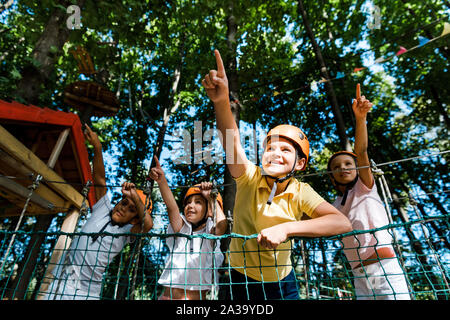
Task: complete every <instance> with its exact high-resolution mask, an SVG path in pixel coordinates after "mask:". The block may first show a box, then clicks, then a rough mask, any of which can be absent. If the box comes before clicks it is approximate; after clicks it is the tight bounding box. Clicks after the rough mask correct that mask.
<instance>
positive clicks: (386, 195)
mask: <svg viewBox="0 0 450 320" xmlns="http://www.w3.org/2000/svg"><path fill="white" fill-rule="evenodd" d="M370 169H371V170H372V174H373V175H374V177H375V178H376V180H378V184H379V185H380V189H381V193H382V195H383V202H384V207H385V209H386V213H387V217H388V220H389V224H393V219H392V212H391V208H390V206H389V203H392V195H391V192H390V190H389V186H388V184H387V181H386V178H385V177H384V172H383V170H381V169H379V168H377V165H376V163H375V161H373V159H370ZM392 238H393V240H394V248H395V250H396V255H397V257H398V259H399V261H400V265H401V268H402V270H403V273H404V274H405V277H406V278H407V273H406V265H405V260H404V259H403V255H402V251H401V249H400V245H399V244H398V241H397V235H396V234H395V230H392ZM406 284H407V285H408V291H409V295H410V296H411V299H413V297H412V295H411V292H413V288H411V285H410V283H409V281H406Z"/></svg>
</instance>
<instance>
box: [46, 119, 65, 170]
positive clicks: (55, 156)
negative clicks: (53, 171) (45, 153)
mask: <svg viewBox="0 0 450 320" xmlns="http://www.w3.org/2000/svg"><path fill="white" fill-rule="evenodd" d="M69 133H70V129H69V128H67V129H65V130H64V131H63V132H61V134H60V135H59V137H58V141H56V144H55V146H54V147H53V150H52V154H51V155H50V158H49V159H48V162H47V166H48V167H49V168H53V167H54V166H55V164H56V160H58V158H59V155H60V154H61V150H62V148H63V147H64V144H65V143H66V140H67V137H68V136H69Z"/></svg>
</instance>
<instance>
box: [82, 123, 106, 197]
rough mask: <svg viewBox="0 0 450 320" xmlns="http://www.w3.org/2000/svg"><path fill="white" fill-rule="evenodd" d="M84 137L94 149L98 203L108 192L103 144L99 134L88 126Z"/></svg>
mask: <svg viewBox="0 0 450 320" xmlns="http://www.w3.org/2000/svg"><path fill="white" fill-rule="evenodd" d="M84 137H85V139H86V141H87V142H89V144H90V145H92V146H93V147H94V159H93V160H92V166H93V169H92V175H93V179H94V185H95V187H94V190H95V197H96V198H97V201H98V200H100V199H101V198H102V197H103V196H104V195H105V194H106V192H107V189H106V175H105V165H104V163H103V154H102V144H101V142H100V139H99V138H98V136H97V134H96V133H95V132H94V131H92V129H91V128H89V126H88V125H86V128H85V129H84Z"/></svg>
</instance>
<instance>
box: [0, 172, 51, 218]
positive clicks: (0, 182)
mask: <svg viewBox="0 0 450 320" xmlns="http://www.w3.org/2000/svg"><path fill="white" fill-rule="evenodd" d="M0 188H2V189H6V190H8V191H11V192H13V193H14V194H16V195H18V196H19V197H20V198H23V199H27V198H28V195H29V194H30V190H29V189H27V188H25V187H24V186H22V185H20V184H18V183H17V182H15V181H12V180H11V179H8V178H4V177H0ZM30 201H31V202H33V203H35V204H37V205H38V206H40V207H41V208H44V209H47V210H49V211H53V210H52V208H53V207H54V206H55V205H54V204H53V203H51V202H49V201H47V200H46V199H44V198H42V197H41V196H39V195H37V194H36V193H34V192H33V194H32V195H31V198H30Z"/></svg>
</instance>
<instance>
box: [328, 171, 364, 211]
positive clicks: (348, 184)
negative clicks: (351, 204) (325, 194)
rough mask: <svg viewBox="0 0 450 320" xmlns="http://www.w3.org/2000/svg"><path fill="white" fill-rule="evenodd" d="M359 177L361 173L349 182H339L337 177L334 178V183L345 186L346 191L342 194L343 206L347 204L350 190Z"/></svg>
mask: <svg viewBox="0 0 450 320" xmlns="http://www.w3.org/2000/svg"><path fill="white" fill-rule="evenodd" d="M358 178H359V175H358V174H357V175H356V177H355V179H353V180H352V181H350V182H348V183H340V182H337V181H336V179H334V178H333V180H334V183H335V184H336V185H338V186H345V191H344V193H343V195H342V201H341V206H344V205H345V202H346V201H347V196H348V192H349V191H350V190H351V189H352V188H353V187H354V186H355V184H356V182H357V181H358ZM336 189H337V188H336ZM338 190H339V189H338Z"/></svg>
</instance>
